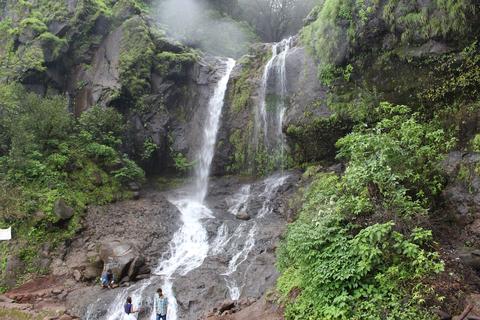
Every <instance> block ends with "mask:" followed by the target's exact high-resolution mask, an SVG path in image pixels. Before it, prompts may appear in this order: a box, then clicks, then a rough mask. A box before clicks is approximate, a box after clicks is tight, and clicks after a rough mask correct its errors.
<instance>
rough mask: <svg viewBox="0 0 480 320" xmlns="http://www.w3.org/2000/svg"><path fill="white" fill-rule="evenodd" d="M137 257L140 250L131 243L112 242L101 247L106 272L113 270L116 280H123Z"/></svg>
mask: <svg viewBox="0 0 480 320" xmlns="http://www.w3.org/2000/svg"><path fill="white" fill-rule="evenodd" d="M137 255H138V249H137V248H136V247H135V245H134V244H133V243H131V242H126V241H122V240H111V241H106V242H104V243H102V244H101V246H100V259H102V261H103V263H104V270H108V269H111V270H112V272H113V275H114V277H115V279H121V278H123V276H124V275H126V274H127V273H128V267H129V265H130V264H131V263H132V262H133V261H134V260H135V259H136V258H137Z"/></svg>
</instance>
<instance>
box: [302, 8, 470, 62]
mask: <svg viewBox="0 0 480 320" xmlns="http://www.w3.org/2000/svg"><path fill="white" fill-rule="evenodd" d="M475 13H476V8H475V3H474V1H470V0H459V1H440V0H432V1H427V3H422V4H420V3H417V2H411V1H403V0H388V1H364V0H360V1H347V0H342V1H336V0H326V1H324V2H323V3H322V4H321V5H319V6H318V7H317V8H316V9H315V17H316V19H315V20H314V21H313V22H312V23H310V24H309V25H308V26H306V27H305V28H304V29H303V30H302V40H303V42H304V43H305V44H306V45H307V46H309V48H310V49H311V51H312V53H313V54H314V55H315V56H316V57H317V58H318V59H319V61H320V62H321V66H322V68H326V67H327V68H328V67H329V66H331V65H336V64H339V63H342V62H344V61H345V59H346V58H347V57H350V56H351V55H352V54H358V53H359V52H358V49H359V48H362V47H364V46H366V45H367V43H366V41H364V40H365V39H367V36H368V37H369V38H371V37H372V34H375V33H378V34H381V33H382V32H383V31H386V32H389V35H390V38H389V41H390V44H388V46H387V47H391V46H392V45H398V46H400V45H401V44H408V45H415V44H423V43H424V42H425V41H427V40H430V39H435V38H443V39H447V40H453V39H455V40H459V39H460V40H461V41H468V39H467V38H465V37H464V35H466V34H468V33H469V31H470V30H472V29H474V28H475V26H474V25H475V23H476V22H475V19H472V18H471V16H472V15H473V14H475ZM368 45H373V46H376V45H377V44H368Z"/></svg>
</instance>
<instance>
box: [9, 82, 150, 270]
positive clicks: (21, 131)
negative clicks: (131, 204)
mask: <svg viewBox="0 0 480 320" xmlns="http://www.w3.org/2000/svg"><path fill="white" fill-rule="evenodd" d="M0 113H1V114H2V118H1V119H0V127H1V128H2V131H1V132H2V133H1V135H0V164H1V165H0V168H1V170H0V184H1V186H2V188H0V190H1V191H0V225H8V226H13V229H14V231H15V239H16V242H17V243H18V244H19V246H18V247H14V246H11V247H0V250H1V256H2V257H7V256H8V255H9V254H17V255H18V256H19V257H20V258H21V259H22V260H23V262H24V263H25V264H26V272H28V273H31V272H32V273H36V272H43V271H44V270H39V269H38V268H37V265H38V263H37V260H36V259H37V254H38V252H40V250H39V246H40V245H42V244H43V243H50V244H51V245H53V247H55V245H57V244H59V243H61V242H62V241H64V240H67V239H70V238H71V237H73V236H74V235H75V233H76V232H77V230H78V228H79V227H80V218H81V215H82V213H83V212H84V210H85V209H86V206H87V205H90V204H106V203H108V202H112V201H115V200H118V199H121V198H124V197H128V196H129V194H128V193H127V192H125V191H124V189H123V188H122V184H125V183H128V182H130V181H142V180H143V179H144V173H143V171H142V169H140V168H139V167H138V166H137V165H136V164H135V163H134V162H133V161H131V160H129V159H128V158H127V157H126V156H125V155H122V154H121V153H120V152H119V150H120V146H121V143H122V140H121V135H120V134H121V133H122V132H123V130H124V128H123V125H122V123H123V120H122V116H121V115H120V114H118V112H116V111H114V110H113V109H101V108H100V107H93V108H91V109H90V110H89V111H88V112H85V113H83V114H82V116H81V117H80V118H79V119H74V118H73V117H72V115H71V114H70V113H69V112H68V111H67V103H66V100H65V98H64V97H62V96H47V97H45V98H42V97H40V96H38V95H36V94H33V93H27V92H25V90H24V89H23V88H22V87H21V86H20V85H16V84H10V85H3V86H2V87H1V88H0ZM60 199H61V200H63V201H65V203H66V204H67V205H68V206H70V207H72V208H73V210H74V216H73V217H72V218H71V219H69V220H68V221H66V222H64V221H62V220H61V219H60V217H59V216H58V215H57V214H56V213H55V210H54V205H55V203H56V202H57V201H59V200H60ZM1 272H3V270H0V273H1Z"/></svg>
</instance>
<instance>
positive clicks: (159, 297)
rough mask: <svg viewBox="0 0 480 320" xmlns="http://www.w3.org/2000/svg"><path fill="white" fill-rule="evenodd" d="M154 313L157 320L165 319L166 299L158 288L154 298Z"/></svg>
mask: <svg viewBox="0 0 480 320" xmlns="http://www.w3.org/2000/svg"><path fill="white" fill-rule="evenodd" d="M154 306H155V313H156V314H157V320H167V309H168V299H167V297H165V296H164V295H163V292H162V289H160V288H159V289H158V290H157V293H156V294H155V298H154Z"/></svg>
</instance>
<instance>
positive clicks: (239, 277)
mask: <svg viewBox="0 0 480 320" xmlns="http://www.w3.org/2000/svg"><path fill="white" fill-rule="evenodd" d="M290 45H291V39H287V40H284V41H282V42H280V43H278V44H275V45H274V46H273V48H272V58H271V59H270V61H269V62H268V63H267V65H266V66H265V72H264V76H263V80H262V87H261V93H262V95H263V98H262V103H261V105H260V107H259V110H258V117H257V120H258V121H256V122H257V124H256V126H258V128H257V129H256V130H257V132H262V133H263V139H262V140H263V143H264V144H265V146H268V148H269V150H270V151H278V150H280V151H281V152H283V149H284V137H283V133H282V123H283V117H284V114H285V101H284V100H285V98H286V95H287V87H286V68H285V58H286V55H287V53H288V50H289V48H290ZM224 65H225V67H224V69H225V71H224V73H223V75H222V77H221V78H220V80H219V81H218V83H217V85H216V87H215V90H214V92H213V95H212V97H211V99H210V100H209V104H208V107H207V111H206V112H207V114H206V118H205V121H204V125H203V132H202V136H201V143H200V144H199V148H198V151H197V154H198V156H197V159H196V161H195V163H196V166H195V171H194V172H195V176H194V181H193V182H192V184H191V186H190V188H185V189H182V190H181V191H177V193H176V194H172V195H171V196H170V197H169V199H168V200H169V201H170V202H171V203H172V204H173V205H175V206H176V207H177V208H178V210H179V211H180V213H181V216H180V220H181V227H180V228H179V229H178V230H177V231H176V232H175V234H174V236H173V239H172V240H171V242H170V244H169V250H168V252H167V253H166V254H164V256H163V257H161V258H160V259H159V261H158V263H157V267H156V268H155V269H154V271H153V276H152V277H151V278H150V279H147V280H144V281H140V282H138V283H136V284H134V285H132V286H130V287H128V288H125V289H118V293H117V294H116V296H115V298H114V300H113V301H112V302H111V303H109V304H108V306H105V308H103V310H107V312H106V314H107V316H105V317H103V316H102V317H98V316H95V315H93V310H94V308H90V307H89V308H88V310H87V314H86V316H85V319H87V320H97V319H100V318H101V319H106V320H119V319H120V320H121V319H123V318H125V314H124V312H123V304H124V303H125V300H126V298H127V297H128V296H131V297H132V300H133V302H134V304H137V305H138V304H141V305H143V306H146V307H147V311H148V312H150V313H149V314H147V315H144V316H143V318H145V316H147V317H148V319H151V320H153V319H155V314H154V311H153V310H151V309H149V307H150V306H151V305H152V298H153V297H152V296H151V294H147V292H152V289H153V288H152V287H153V285H157V284H161V287H162V289H163V290H164V293H165V294H166V295H167V297H168V298H169V308H168V319H169V320H177V319H178V318H179V314H178V304H177V300H176V299H175V294H174V280H175V277H176V276H184V275H186V274H188V273H189V272H190V271H192V270H194V269H197V268H199V267H201V266H202V264H203V263H204V261H205V259H206V258H207V257H209V256H215V255H220V254H221V255H225V256H228V257H229V260H228V264H227V265H226V266H225V269H224V270H219V271H218V274H220V275H221V276H222V277H223V278H224V280H225V286H226V288H227V290H228V294H229V297H230V298H231V299H232V300H238V299H239V298H240V296H241V295H242V290H243V289H244V286H245V283H246V281H245V280H246V277H247V271H248V269H249V265H247V264H246V261H247V260H248V258H249V255H250V254H251V252H252V250H254V248H255V245H256V237H258V235H259V231H261V229H260V228H261V226H262V223H265V221H266V220H264V219H266V218H268V217H269V215H270V214H271V213H272V212H273V210H274V204H273V200H274V199H275V197H276V192H277V191H278V190H279V188H280V187H281V186H282V185H283V184H284V183H285V181H286V179H287V177H288V176H287V175H284V174H275V175H273V176H271V177H269V178H266V179H264V180H263V181H261V182H260V183H257V184H246V185H244V186H242V187H241V188H240V189H239V190H238V192H237V193H236V194H235V195H233V196H232V197H230V198H228V199H227V200H226V203H227V211H228V213H230V214H231V215H232V216H237V215H239V214H240V213H248V214H249V215H250V216H251V220H249V221H241V222H240V221H238V220H237V219H235V218H234V219H233V220H231V221H230V223H227V222H228V221H223V223H222V224H220V226H219V227H218V229H217V233H216V237H215V238H214V239H213V240H212V241H211V243H209V237H208V232H207V229H206V225H207V224H208V221H209V220H210V221H213V220H212V219H214V218H215V216H214V213H213V212H212V210H211V209H210V208H208V207H207V206H206V204H205V198H206V195H207V193H208V184H209V174H210V167H211V163H212V159H213V156H214V153H215V144H216V138H217V132H218V129H219V124H220V117H221V113H222V108H223V106H224V98H225V93H226V90H227V85H228V81H229V78H230V74H231V72H232V70H233V68H234V66H235V61H234V60H232V59H228V60H225V61H224ZM270 81H273V82H272V83H274V86H275V90H274V91H275V93H278V95H279V98H278V99H275V101H274V106H273V109H272V110H270V108H271V107H272V106H271V105H270V103H269V101H268V98H267V97H268V96H269V94H270V93H269V90H270V89H269V82H270ZM278 168H280V166H278ZM254 189H255V190H254ZM254 198H255V201H256V203H257V204H258V203H260V204H261V205H260V206H258V205H257V206H255V208H250V203H251V201H252V199H254ZM227 220H228V219H227ZM229 225H230V227H231V228H229ZM259 229H260V230H259ZM97 303H98V304H100V303H101V302H99V301H97V302H96V303H95V304H97ZM143 318H142V319H143Z"/></svg>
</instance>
